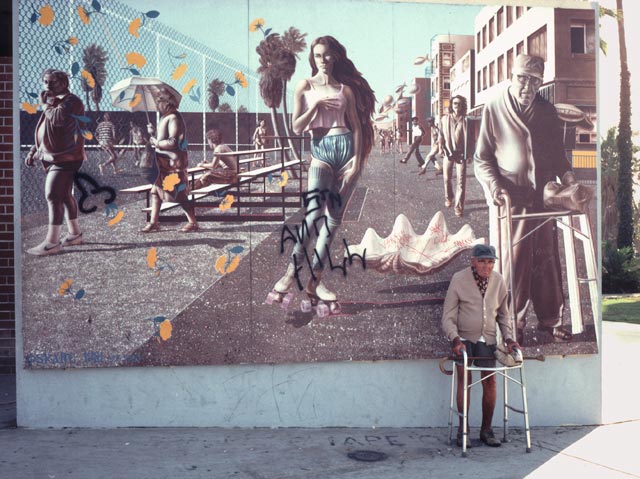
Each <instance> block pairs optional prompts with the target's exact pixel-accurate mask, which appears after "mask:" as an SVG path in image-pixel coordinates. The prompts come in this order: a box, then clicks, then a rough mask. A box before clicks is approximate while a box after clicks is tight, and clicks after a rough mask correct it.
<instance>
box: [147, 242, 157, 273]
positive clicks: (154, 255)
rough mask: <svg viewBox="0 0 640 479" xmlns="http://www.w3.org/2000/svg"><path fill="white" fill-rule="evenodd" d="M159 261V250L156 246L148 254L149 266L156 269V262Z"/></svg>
mask: <svg viewBox="0 0 640 479" xmlns="http://www.w3.org/2000/svg"><path fill="white" fill-rule="evenodd" d="M157 261H158V250H157V248H156V247H155V246H154V247H153V248H149V251H148V252H147V266H148V267H149V268H151V269H154V268H155V267H156V262H157Z"/></svg>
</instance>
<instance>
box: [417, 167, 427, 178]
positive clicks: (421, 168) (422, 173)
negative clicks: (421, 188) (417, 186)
mask: <svg viewBox="0 0 640 479" xmlns="http://www.w3.org/2000/svg"><path fill="white" fill-rule="evenodd" d="M426 172H427V168H426V167H424V166H421V167H420V169H419V170H418V176H420V175H424V174H425V173H426Z"/></svg>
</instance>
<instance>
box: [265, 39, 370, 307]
mask: <svg viewBox="0 0 640 479" xmlns="http://www.w3.org/2000/svg"><path fill="white" fill-rule="evenodd" d="M309 63H310V64H311V74H312V76H311V78H309V79H306V80H302V81H301V82H300V83H298V85H297V86H296V90H295V93H294V108H293V116H292V121H293V130H294V132H295V133H296V134H298V135H299V134H301V133H302V132H303V131H309V132H310V133H311V156H312V159H311V164H310V166H309V174H308V186H307V192H308V194H307V200H310V199H311V198H318V196H319V195H313V194H311V192H313V191H314V190H317V191H319V192H322V191H328V192H329V193H328V194H325V195H322V196H323V197H324V200H322V197H320V198H319V200H317V201H316V200H310V201H306V202H305V203H307V211H305V216H304V221H305V222H306V225H307V226H308V231H309V233H310V235H305V237H304V239H303V240H302V242H300V241H297V242H296V244H295V246H294V248H293V252H292V255H291V261H290V262H289V265H288V267H287V271H286V273H285V275H284V276H283V277H282V278H280V279H279V280H278V282H277V283H276V284H275V285H274V287H273V291H272V293H271V294H270V297H271V298H272V300H275V301H282V299H283V298H284V297H285V296H286V294H287V293H288V292H289V291H290V290H291V289H292V288H293V287H294V286H295V284H296V283H298V284H299V285H300V282H299V281H296V280H297V274H296V271H300V270H301V268H302V267H305V266H306V265H307V260H306V258H311V259H312V265H311V271H310V272H309V273H310V278H309V280H308V282H307V284H306V287H305V288H304V289H305V292H306V293H307V295H308V296H309V298H310V299H311V302H312V304H317V302H318V301H320V300H322V301H324V302H325V303H327V304H328V306H329V308H330V310H331V312H336V311H338V310H339V305H338V304H337V297H336V294H335V293H334V292H333V291H331V290H330V289H329V288H327V287H326V286H325V284H324V283H323V282H322V273H323V269H324V267H325V263H326V262H327V258H328V257H329V254H330V247H331V242H332V240H333V239H334V238H335V237H336V230H337V229H338V227H339V226H340V224H341V222H342V217H343V215H344V212H345V210H346V207H347V204H348V203H349V200H350V199H351V195H352V194H353V191H354V189H355V186H356V182H357V180H358V178H359V176H360V173H361V171H362V168H363V166H364V164H365V160H366V158H367V156H368V155H369V153H370V151H371V147H372V145H373V140H374V133H373V126H372V124H371V115H372V114H373V111H374V106H375V96H374V94H373V90H371V87H370V86H369V83H368V82H367V80H365V79H364V78H363V77H362V75H361V74H360V72H359V71H358V70H357V69H356V67H355V66H354V64H353V62H352V61H351V60H349V58H348V57H347V52H346V49H345V48H344V46H342V44H341V43H340V42H339V41H338V40H336V39H335V38H333V37H331V36H323V37H319V38H316V39H315V40H314V41H313V43H312V44H311V52H310V54H309ZM338 195H339V198H340V201H332V200H331V199H330V198H334V199H335V198H338ZM323 217H324V218H323ZM316 225H317V226H318V229H319V231H318V234H317V236H313V235H314V233H315V231H316V229H315V227H314V226H316ZM305 251H306V253H305ZM305 273H306V272H305ZM300 287H301V286H300Z"/></svg>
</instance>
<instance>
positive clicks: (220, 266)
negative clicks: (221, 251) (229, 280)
mask: <svg viewBox="0 0 640 479" xmlns="http://www.w3.org/2000/svg"><path fill="white" fill-rule="evenodd" d="M226 265H227V255H222V256H220V257H219V258H218V259H217V260H216V271H217V272H218V273H220V274H224V270H225V266H226Z"/></svg>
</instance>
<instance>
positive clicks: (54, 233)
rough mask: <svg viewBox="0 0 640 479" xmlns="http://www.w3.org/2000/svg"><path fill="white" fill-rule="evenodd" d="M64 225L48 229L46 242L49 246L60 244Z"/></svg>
mask: <svg viewBox="0 0 640 479" xmlns="http://www.w3.org/2000/svg"><path fill="white" fill-rule="evenodd" d="M61 229H62V225H49V228H48V229H47V237H46V238H45V241H46V242H47V243H49V244H58V243H59V242H60V230H61Z"/></svg>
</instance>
